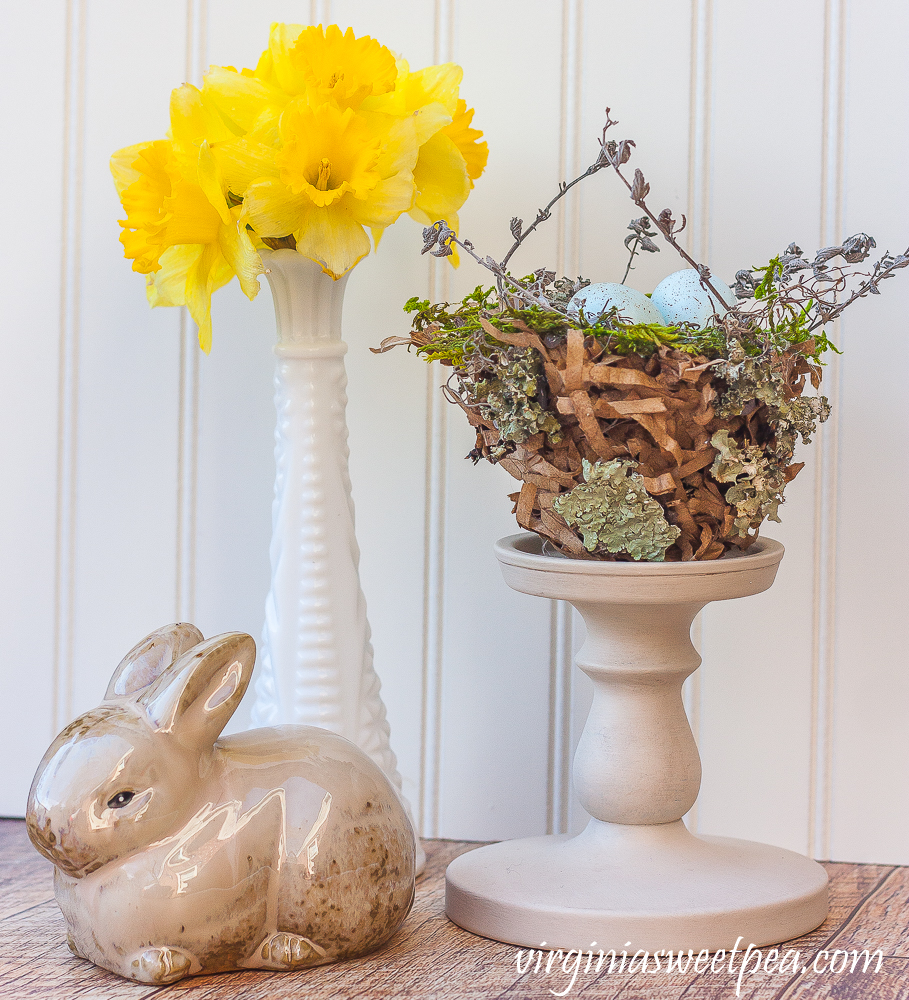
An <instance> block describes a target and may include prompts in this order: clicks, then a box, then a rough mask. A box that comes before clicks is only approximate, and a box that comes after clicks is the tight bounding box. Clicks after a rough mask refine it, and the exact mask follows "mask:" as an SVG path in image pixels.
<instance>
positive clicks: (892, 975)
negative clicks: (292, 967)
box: [0, 820, 909, 1000]
mask: <svg viewBox="0 0 909 1000" xmlns="http://www.w3.org/2000/svg"><path fill="white" fill-rule="evenodd" d="M424 843H425V847H426V855H427V859H428V861H427V870H426V874H425V875H424V876H423V877H422V878H421V879H420V881H419V882H418V883H417V899H416V903H415V905H414V908H413V910H412V912H411V914H410V916H409V917H408V918H407V920H406V921H405V923H404V925H403V927H402V928H401V930H400V931H399V932H398V934H397V935H396V936H395V938H394V939H393V940H392V942H391V943H390V944H389V945H388V946H387V947H385V948H383V949H382V950H381V951H378V952H375V953H374V954H372V955H369V956H367V957H366V958H362V959H358V960H356V961H352V962H345V963H341V964H338V965H327V966H321V967H320V968H315V969H308V970H305V971H302V972H294V973H286V972H285V973H274V972H243V973H230V974H224V975H219V976H200V977H197V978H190V979H184V980H182V981H181V982H179V983H175V984H174V985H172V986H164V987H154V986H140V985H138V984H136V983H131V982H127V981H126V980H123V979H119V978H118V977H117V976H114V975H111V974H110V973H108V972H104V971H102V970H101V969H97V968H95V967H94V966H93V965H91V964H89V963H88V962H83V961H81V960H80V959H77V958H74V957H73V956H72V955H70V953H69V951H68V949H67V947H66V943H65V941H64V927H63V918H62V917H61V915H60V912H59V910H58V909H57V905H56V903H55V902H54V899H53V890H52V884H51V865H50V863H49V862H47V861H45V860H44V859H43V858H42V857H40V856H39V855H38V854H37V853H36V852H35V851H34V850H33V849H32V847H31V845H30V844H29V842H28V838H27V837H26V834H25V825H24V823H22V822H20V821H18V820H0V997H3V998H7V997H10V998H16V1000H19V998H22V1000H26V998H27V1000H33V998H36V997H41V998H45V997H46V998H54V1000H58V998H59V1000H73V998H82V997H91V998H94V1000H124V998H132V1000H140V998H143V1000H144V998H146V997H152V996H154V997H156V998H161V1000H165V998H166V1000H240V998H242V1000H285V998H288V1000H289V998H292V997H293V998H306V1000H323V998H329V997H332V998H351V1000H353V998H356V1000H370V998H376V1000H380V998H381V1000H386V998H388V1000H390V998H395V1000H397V998H409V997H415V998H416V997H425V998H429V1000H456V998H457V1000H468V998H470V1000H475V998H476V1000H479V998H486V997H490V998H492V997H503V998H504V997H507V998H510V1000H535V998H544V997H546V998H550V997H552V996H553V995H565V996H569V997H583V998H585V1000H587V998H603V1000H612V998H617V1000H619V998H620V1000H657V998H659V1000H676V998H682V997H684V998H686V1000H721V998H728V997H735V996H736V988H737V983H736V979H737V973H738V967H739V964H740V961H737V964H736V967H735V968H736V974H734V975H730V974H729V972H728V965H727V967H726V971H724V972H719V973H711V972H710V971H709V970H708V971H705V972H700V973H694V972H693V971H689V972H687V973H679V972H678V971H673V973H672V974H671V975H669V974H667V972H666V970H665V962H664V963H663V968H662V969H661V971H659V972H654V971H652V970H653V963H652V960H651V964H650V969H651V971H649V972H647V973H641V972H636V973H632V974H629V973H628V972H627V971H626V972H618V971H613V972H612V973H610V972H608V971H607V970H608V962H607V963H606V964H605V965H604V967H603V969H602V970H601V971H600V972H599V974H597V973H596V971H595V969H594V968H593V967H591V968H590V971H585V963H586V960H587V957H586V953H585V956H584V962H582V964H581V967H580V969H579V972H578V975H577V977H576V979H575V981H574V983H573V985H572V982H571V978H572V977H571V969H572V967H573V965H574V957H572V959H571V961H570V962H569V965H568V971H567V972H565V971H563V970H562V968H561V966H559V965H557V964H553V965H552V967H551V971H550V972H549V974H546V972H545V960H544V962H543V963H542V964H541V970H540V971H539V972H535V971H534V968H535V965H536V963H535V962H534V963H533V965H532V967H531V970H530V971H525V972H524V973H523V974H521V973H520V972H518V970H517V968H516V957H517V955H518V949H517V948H514V947H512V946H510V945H504V944H499V943H498V942H495V941H487V940H486V939H484V938H479V937H475V936H473V935H472V934H468V933H467V932H466V931H462V930H461V929H460V928H459V927H456V926H455V925H454V924H452V923H450V922H449V921H448V920H447V919H446V917H445V913H444V897H445V877H444V876H445V867H446V865H447V864H448V862H449V861H451V859H452V858H455V857H457V856H458V855H459V854H463V853H464V852H465V851H469V850H471V849H472V848H474V847H477V846H479V845H477V844H473V843H461V842H456V841H447V840H436V841H425V842H424ZM825 867H826V868H827V871H828V872H829V874H830V880H831V884H830V889H831V911H830V917H829V918H828V919H827V921H826V922H825V923H824V924H823V925H822V926H821V927H819V928H818V929H817V930H816V931H814V932H813V933H811V934H809V935H807V936H806V937H803V938H799V939H798V941H795V942H792V943H791V944H788V945H786V946H784V947H786V948H794V949H799V951H800V952H801V957H800V962H801V965H804V966H808V967H809V971H807V972H805V973H797V974H795V975H792V974H791V973H788V972H787V973H784V974H782V975H780V974H775V975H774V974H770V973H767V972H763V971H761V972H759V973H755V974H753V975H746V976H744V977H743V981H742V986H741V991H740V996H742V997H746V998H749V1000H782V998H786V1000H796V998H798V1000H821V998H824V997H829V998H831V1000H853V998H854V1000H896V998H903V1000H909V868H894V867H892V866H888V865H853V864H827V865H826V866H825ZM865 948H867V949H869V950H870V951H874V950H875V949H878V948H880V949H881V950H882V951H883V953H884V955H885V956H886V957H885V958H884V961H883V964H882V967H881V970H880V971H879V972H873V971H868V972H862V971H861V963H859V966H858V968H857V969H856V971H854V972H843V973H841V974H832V973H830V972H826V973H823V974H817V973H814V972H813V971H811V970H810V966H811V963H812V961H813V960H814V956H815V955H816V954H817V953H818V952H819V951H821V950H826V951H828V952H832V950H833V949H842V950H846V951H849V952H851V951H852V950H853V949H857V950H859V951H861V950H862V949H865ZM763 950H764V951H765V952H766V951H767V950H768V949H763ZM595 958H596V956H595ZM525 961H526V953H524V954H523V955H522V967H524V965H523V963H524V962H525ZM822 961H824V962H827V958H822ZM836 961H837V962H838V963H839V962H841V961H842V959H841V958H838V959H836ZM724 964H725V963H724ZM850 964H851V958H850ZM872 968H873V966H872Z"/></svg>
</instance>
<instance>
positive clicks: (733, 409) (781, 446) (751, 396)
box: [714, 349, 830, 462]
mask: <svg viewBox="0 0 909 1000" xmlns="http://www.w3.org/2000/svg"><path fill="white" fill-rule="evenodd" d="M731 354H732V358H731V362H725V363H723V364H721V365H718V366H717V374H718V375H719V376H720V377H721V378H722V379H723V380H724V381H725V382H726V384H727V386H728V388H727V389H726V391H725V392H723V393H722V394H721V395H720V398H719V399H718V400H717V402H716V403H715V404H714V412H715V413H716V415H717V416H718V417H719V418H720V419H721V420H729V419H731V418H732V417H736V416H739V414H741V413H742V411H743V410H744V408H745V406H746V405H747V404H748V403H750V402H752V401H753V400H756V401H757V402H759V403H766V404H767V409H768V422H769V423H770V425H771V426H772V427H773V428H774V431H775V438H776V440H775V444H774V447H773V452H774V454H775V455H776V457H777V458H779V459H781V460H783V461H787V462H788V461H789V460H791V458H792V456H793V453H794V452H795V445H796V442H797V440H798V437H799V435H801V438H802V443H803V444H810V443H811V435H812V434H813V433H814V432H815V430H816V429H817V425H818V423H823V422H824V421H825V420H826V419H827V418H828V417H829V416H830V403H829V401H828V400H827V397H826V396H797V397H795V398H793V399H787V398H786V387H785V383H784V380H783V376H782V374H781V373H780V372H779V371H777V370H776V369H774V368H773V367H772V366H771V364H770V362H769V361H767V360H766V359H762V358H746V357H744V355H743V354H742V353H741V351H739V352H738V354H737V353H736V352H735V349H733V351H732V352H731Z"/></svg>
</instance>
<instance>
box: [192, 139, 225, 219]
mask: <svg viewBox="0 0 909 1000" xmlns="http://www.w3.org/2000/svg"><path fill="white" fill-rule="evenodd" d="M199 187H200V188H202V190H203V191H204V192H205V197H206V198H208V200H209V202H211V206H212V208H214V210H215V211H216V212H217V213H218V215H219V216H220V217H221V221H222V222H224V223H227V222H230V209H229V208H228V207H227V199H226V198H225V197H224V190H223V181H222V179H221V170H220V168H219V167H218V164H217V163H216V162H215V158H214V157H213V156H212V154H211V149H210V147H209V145H208V143H207V142H203V143H202V145H201V146H200V147H199Z"/></svg>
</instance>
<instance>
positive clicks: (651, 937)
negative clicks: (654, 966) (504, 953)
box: [446, 820, 827, 954]
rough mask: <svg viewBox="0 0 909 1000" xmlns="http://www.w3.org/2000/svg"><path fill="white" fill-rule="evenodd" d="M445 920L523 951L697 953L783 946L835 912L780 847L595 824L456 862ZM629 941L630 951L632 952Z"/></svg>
mask: <svg viewBox="0 0 909 1000" xmlns="http://www.w3.org/2000/svg"><path fill="white" fill-rule="evenodd" d="M446 912H447V914H448V916H449V918H450V919H451V920H453V921H454V922H455V923H456V924H459V925H460V926H461V927H463V928H464V929H465V930H468V931H472V932H473V933H474V934H480V935H482V936H483V937H488V938H492V939H493V940H496V941H504V942H506V943H508V944H515V945H520V946H522V947H525V948H539V947H541V946H544V947H546V948H551V949H554V948H561V949H563V950H564V951H568V950H569V949H575V950H579V951H588V950H590V949H592V950H593V951H594V952H595V953H596V952H597V951H599V950H600V949H602V950H603V951H608V950H609V949H610V948H614V949H615V950H616V952H621V951H622V950H626V951H628V952H629V954H633V953H634V952H635V951H637V950H638V949H643V950H645V951H649V952H651V954H652V953H653V952H655V951H658V950H660V949H664V950H668V949H672V950H673V951H678V950H679V949H681V950H683V951H688V949H689V948H690V949H692V950H693V951H695V952H699V951H702V950H704V949H707V950H708V951H718V950H719V949H725V950H727V951H729V950H731V949H732V948H733V947H734V946H735V944H736V941H737V940H738V939H741V941H740V942H739V947H740V948H745V947H747V945H749V944H754V945H756V946H760V945H765V944H778V943H779V942H781V941H788V940H790V939H791V938H795V937H799V936H800V935H802V934H806V933H808V931H811V930H813V929H814V928H815V927H817V926H818V925H819V924H821V923H822V922H823V921H824V919H825V917H826V916H827V874H826V872H825V871H824V869H823V868H822V867H821V866H820V865H819V864H817V863H816V862H814V861H810V860H809V859H808V858H805V857H803V856H802V855H800V854H795V853H794V852H792V851H787V850H784V849H783V848H780V847H769V846H768V845H766V844H756V843H752V842H751V841H747V840H732V839H729V838H724V837H695V836H693V835H692V834H690V833H689V832H688V830H687V829H686V828H685V826H684V824H683V823H682V822H681V820H679V821H678V822H675V823H665V824H661V825H656V826H621V825H618V824H612V823H601V822H599V821H598V820H591V822H590V824H589V825H588V827H587V829H586V830H585V831H584V832H583V833H582V834H580V835H579V836H577V837H568V836H558V837H531V838H528V839H526V840H511V841H504V842H503V843H500V844H491V845H490V846H488V847H481V848H478V849H477V850H475V851H470V852H468V853H467V854H463V855H461V857H459V858H456V859H455V860H454V861H452V863H451V864H450V865H449V866H448V871H447V874H446ZM629 942H630V944H629Z"/></svg>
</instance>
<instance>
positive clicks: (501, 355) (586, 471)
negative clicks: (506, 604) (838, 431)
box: [383, 316, 826, 561]
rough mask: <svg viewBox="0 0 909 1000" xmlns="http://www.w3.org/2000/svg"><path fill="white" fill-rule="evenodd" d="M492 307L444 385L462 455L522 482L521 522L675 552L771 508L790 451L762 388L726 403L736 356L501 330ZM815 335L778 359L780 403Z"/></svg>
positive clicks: (625, 548)
mask: <svg viewBox="0 0 909 1000" xmlns="http://www.w3.org/2000/svg"><path fill="white" fill-rule="evenodd" d="M494 318H495V317H494V316H493V317H491V318H486V317H483V318H482V319H481V320H480V322H481V324H482V327H483V331H484V333H485V338H484V345H485V346H484V350H483V352H482V355H481V357H482V361H480V362H479V365H475V366H474V371H476V370H477V368H479V369H480V370H479V372H478V377H474V378H471V377H470V375H469V371H470V365H469V364H462V365H461V366H459V371H458V374H459V384H458V386H457V388H455V387H452V385H451V384H449V385H448V386H446V387H445V391H446V395H447V396H448V398H449V399H450V400H451V401H452V402H455V403H457V404H458V405H459V406H460V407H461V409H463V411H464V413H465V414H466V416H467V419H468V420H469V421H470V424H471V426H473V427H474V428H475V429H476V432H477V440H476V448H475V449H474V451H473V452H471V454H470V457H471V458H473V459H474V461H478V460H479V459H481V458H483V459H487V460H489V461H491V462H494V463H497V464H498V465H500V466H501V467H502V468H503V469H505V470H506V471H507V472H508V473H509V474H510V475H512V476H513V477H514V478H515V479H517V480H519V481H520V482H521V488H520V490H519V491H517V492H515V493H512V494H511V495H510V498H511V500H512V501H513V502H514V513H515V515H516V517H517V521H518V524H519V525H520V526H521V527H522V528H526V529H528V530H529V531H534V532H536V533H537V534H538V535H541V536H542V537H543V538H545V539H548V541H549V542H550V543H551V544H552V545H553V546H554V547H555V548H556V549H559V550H560V551H562V552H564V553H565V554H566V555H570V556H574V557H581V558H585V557H586V558H606V559H642V558H643V559H656V560H660V559H666V560H670V561H678V560H691V559H716V558H718V557H719V556H722V555H723V553H724V552H726V551H727V550H729V549H731V548H738V549H747V548H748V547H749V546H750V545H751V544H753V542H754V541H755V539H756V538H757V534H758V527H759V525H760V523H761V521H762V520H763V519H764V518H765V517H770V518H771V519H773V520H779V518H778V516H777V507H778V505H779V504H780V503H781V502H782V499H783V498H782V490H783V487H784V486H785V485H786V483H788V482H789V481H791V480H792V479H793V478H794V477H795V476H796V475H797V474H798V472H799V471H800V470H801V468H802V463H795V462H793V461H792V449H793V446H794V436H793V435H791V434H787V432H786V422H785V421H782V422H781V421H780V419H779V410H778V408H777V407H774V406H773V405H770V404H772V403H773V402H774V401H773V400H771V401H770V403H768V402H767V401H763V400H761V399H757V398H755V399H751V400H749V401H747V402H746V403H745V405H744V406H741V407H739V406H735V407H734V408H735V409H738V410H740V412H735V413H730V412H728V411H727V410H726V409H724V407H723V405H722V402H723V399H724V398H726V399H729V397H730V395H731V394H732V392H733V391H734V390H735V387H736V382H737V381H741V380H742V379H746V378H747V377H748V375H747V369H748V360H747V359H744V358H743V359H742V361H740V362H739V370H738V371H734V370H733V369H734V366H733V365H731V364H730V363H729V362H728V361H724V360H717V359H714V360H710V359H708V358H707V357H706V356H703V355H697V354H695V355H692V354H691V353H689V352H687V351H683V350H678V349H675V348H673V347H671V346H668V345H666V344H662V345H660V346H658V347H657V348H656V349H655V350H654V351H653V353H652V354H650V356H649V357H644V356H642V355H640V354H637V353H626V354H613V353H610V351H609V349H608V346H607V344H606V343H604V341H603V339H602V338H598V337H594V336H590V335H585V332H584V331H583V330H580V329H569V330H568V331H567V333H565V334H562V335H553V334H551V333H550V334H544V335H543V336H541V335H540V334H539V333H538V332H536V331H534V330H533V329H532V328H530V327H529V326H528V325H527V324H526V323H524V322H522V320H520V319H515V318H511V319H509V321H508V323H507V324H501V326H504V325H508V326H510V327H511V329H509V330H506V329H502V328H501V327H500V326H496V325H494V323H493V321H492V320H493V319H494ZM437 336H444V333H443V332H441V331H439V330H438V329H433V327H432V326H429V327H427V328H426V329H424V330H422V331H415V332H414V333H412V334H411V336H410V337H409V338H390V339H389V341H386V343H385V345H383V346H384V347H385V349H388V348H389V347H392V346H396V345H398V344H405V343H406V344H410V345H412V346H415V347H417V348H418V349H419V350H420V351H421V353H430V352H431V350H432V345H433V340H434V339H435V338H436V337H437ZM392 341H393V342H392ZM491 345H498V348H496V347H495V346H491ZM813 348H814V345H813V344H812V343H807V344H803V345H799V348H793V349H791V350H790V351H788V352H786V353H785V354H783V355H780V356H779V357H778V358H777V361H776V372H775V375H776V383H777V392H778V395H779V397H780V399H779V400H777V402H780V401H782V399H783V398H785V397H788V399H789V400H790V409H791V401H794V400H796V399H798V398H799V397H801V395H802V391H803V389H804V388H805V386H806V377H809V376H810V377H811V379H812V381H813V382H814V383H815V385H817V384H818V383H819V381H820V378H819V369H818V368H817V366H816V365H813V364H812V363H811V361H810V360H809V357H808V356H807V355H806V351H807V352H808V354H810V352H811V351H812V350H813ZM522 368H523V375H524V377H523V378H521V377H518V375H519V372H520V370H521V369H522ZM724 376H725V377H724ZM736 376H737V377H738V379H737V378H736ZM740 391H741V390H740ZM744 392H745V394H746V395H747V394H748V392H749V389H747V388H746V389H745V390H744ZM804 403H805V404H807V405H809V408H810V409H812V410H814V409H816V408H820V404H817V406H815V405H812V404H813V403H814V398H811V399H806V400H804ZM818 415H820V416H821V418H823V416H825V415H826V414H825V413H824V414H818ZM781 423H782V427H781ZM536 428H540V429H536Z"/></svg>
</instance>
